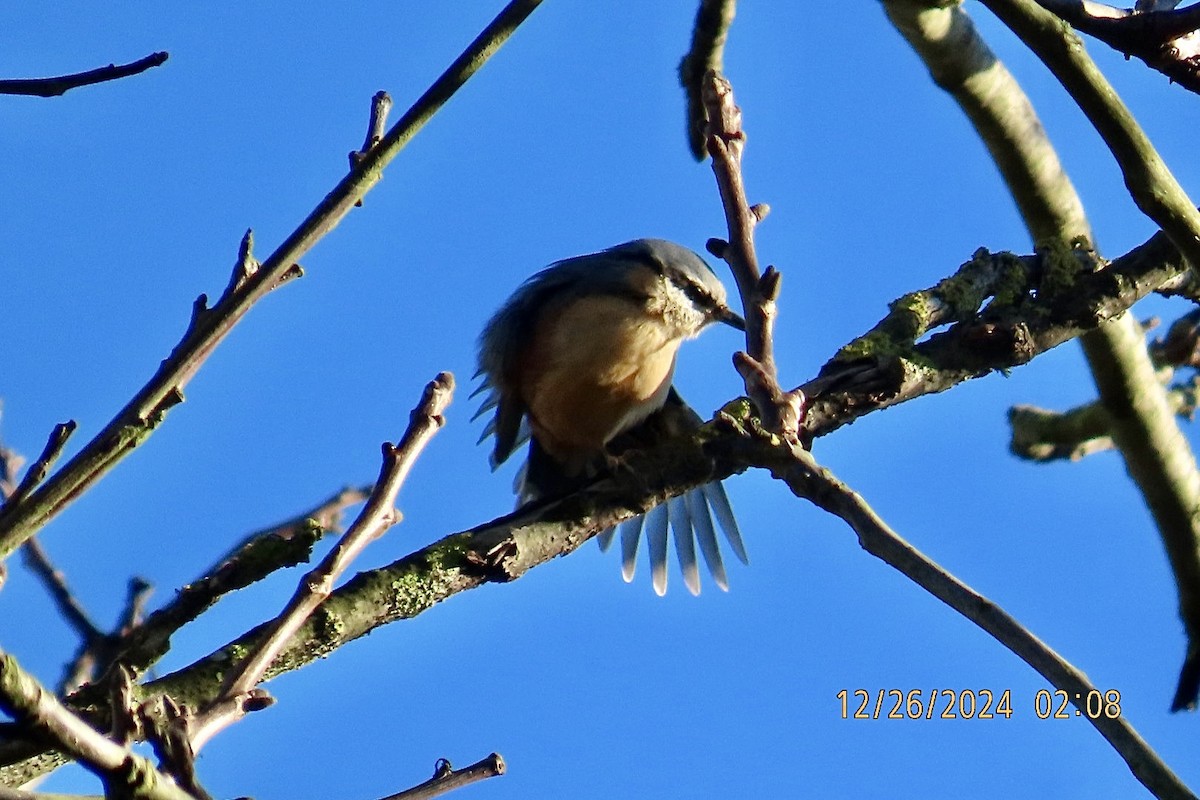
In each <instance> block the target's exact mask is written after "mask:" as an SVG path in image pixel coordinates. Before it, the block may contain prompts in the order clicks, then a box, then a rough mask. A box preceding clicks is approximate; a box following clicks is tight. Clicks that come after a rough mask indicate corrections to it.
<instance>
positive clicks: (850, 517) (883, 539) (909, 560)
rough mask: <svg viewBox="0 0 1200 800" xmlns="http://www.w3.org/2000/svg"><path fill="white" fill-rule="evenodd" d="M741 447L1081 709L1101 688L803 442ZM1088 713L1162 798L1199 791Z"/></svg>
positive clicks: (1110, 720) (770, 440) (1132, 737)
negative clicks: (899, 528)
mask: <svg viewBox="0 0 1200 800" xmlns="http://www.w3.org/2000/svg"><path fill="white" fill-rule="evenodd" d="M736 446H739V447H740V446H746V447H748V448H750V449H752V450H753V451H754V452H753V453H745V454H744V457H745V459H746V460H747V461H753V462H755V463H756V464H758V465H760V466H764V467H766V468H768V469H769V470H770V471H771V474H772V475H774V476H775V477H776V478H779V479H780V480H782V481H783V482H784V483H786V484H787V485H788V488H790V489H791V490H792V493H793V494H795V495H796V496H797V497H802V498H804V499H806V500H809V501H811V502H812V503H813V504H814V505H816V506H817V507H819V508H821V509H824V510H825V511H828V512H829V513H831V514H834V515H836V516H838V517H840V518H841V519H842V520H843V521H845V522H846V524H847V525H849V526H850V528H851V529H852V530H853V531H854V532H855V534H856V535H857V536H858V542H859V544H860V545H861V546H862V548H863V549H864V550H866V551H867V552H868V553H870V554H871V555H873V556H875V557H876V558H879V559H880V560H882V561H884V562H885V563H887V564H888V565H889V566H892V567H894V568H895V569H896V570H898V571H899V572H900V573H901V574H903V575H904V576H905V577H907V578H909V579H910V580H911V581H913V582H914V583H915V584H917V585H918V586H920V587H921V588H922V589H924V590H925V591H927V592H929V593H930V594H932V595H933V596H934V597H936V598H938V599H939V600H941V601H942V602H943V603H945V604H946V605H948V606H950V607H951V608H952V609H954V610H955V611H957V612H958V613H959V614H961V615H963V616H964V617H966V618H967V619H968V620H970V621H971V622H973V623H974V624H975V625H977V626H979V627H980V628H981V629H982V630H984V631H985V632H987V633H988V634H989V635H990V636H992V637H993V638H994V639H996V641H998V642H999V643H1000V644H1002V645H1004V646H1005V647H1006V648H1008V649H1009V650H1010V651H1012V653H1013V654H1014V655H1016V656H1017V657H1018V658H1020V659H1021V660H1022V661H1024V662H1025V663H1027V664H1028V665H1029V666H1031V667H1033V668H1034V669H1035V670H1036V671H1037V672H1038V674H1040V675H1041V676H1042V677H1044V678H1045V679H1046V680H1047V681H1049V682H1050V684H1051V685H1052V686H1054V687H1055V688H1057V689H1062V690H1063V691H1065V692H1066V696H1067V697H1073V698H1076V700H1075V701H1074V702H1075V704H1076V706H1078V707H1079V708H1080V710H1081V711H1083V710H1085V709H1084V705H1085V700H1086V698H1087V697H1088V696H1089V695H1091V694H1093V693H1095V695H1096V696H1102V694H1103V693H1102V692H1100V691H1099V690H1098V689H1097V688H1096V687H1095V686H1094V685H1093V684H1092V683H1091V681H1089V680H1088V678H1087V676H1086V675H1085V674H1083V672H1081V671H1080V670H1078V669H1076V668H1075V667H1074V666H1073V665H1072V664H1070V663H1069V662H1068V661H1066V660H1065V659H1063V658H1062V656H1060V655H1058V653H1056V652H1054V650H1052V649H1051V648H1050V647H1048V646H1047V645H1046V644H1045V643H1043V642H1042V641H1041V640H1040V639H1038V638H1037V637H1036V636H1035V635H1034V634H1032V633H1031V632H1030V631H1028V630H1026V629H1025V628H1024V627H1022V626H1021V625H1020V623H1018V622H1017V621H1016V620H1015V619H1013V618H1012V617H1011V616H1009V615H1008V614H1007V613H1006V612H1005V611H1004V610H1003V609H1001V608H1000V607H999V606H998V605H996V604H995V603H994V602H992V601H991V600H989V599H987V598H986V597H984V596H983V595H981V594H979V593H978V592H976V591H975V590H974V589H972V588H971V587H969V586H967V585H966V584H964V583H963V582H962V581H960V580H958V579H957V578H955V577H954V576H953V575H951V574H950V573H948V572H947V571H946V570H944V569H943V568H942V567H940V566H939V565H938V564H936V563H935V562H933V561H932V560H930V559H929V558H928V557H927V556H925V555H924V554H923V553H921V552H920V551H919V550H917V549H916V548H915V547H913V546H912V545H911V544H909V543H908V542H907V541H905V540H904V539H903V538H901V537H900V536H899V534H897V533H896V532H895V531H893V530H892V529H891V528H890V527H888V525H887V523H885V522H884V521H883V520H882V519H881V518H880V517H879V516H878V515H877V514H876V513H875V511H874V510H873V509H872V508H871V507H870V506H869V505H868V504H867V502H866V501H865V500H864V499H863V498H862V497H861V496H860V495H859V494H858V493H857V492H855V491H853V490H852V489H850V488H849V487H848V486H846V485H845V484H844V483H842V482H841V481H840V480H838V479H837V478H836V477H834V475H833V474H832V473H830V472H829V470H827V469H825V468H824V467H822V466H820V465H819V464H817V463H816V461H814V460H813V457H812V455H811V454H810V453H809V452H808V451H806V450H805V449H804V448H803V447H799V446H797V445H795V444H788V443H784V442H783V441H781V440H780V439H779V438H778V437H773V436H769V435H766V434H765V433H758V434H753V433H752V434H751V435H750V436H748V437H746V438H743V439H741V440H740V441H738V442H737V445H736ZM1083 716H1084V717H1086V718H1087V719H1088V721H1089V722H1091V724H1092V725H1093V726H1094V727H1095V728H1096V730H1097V731H1098V732H1099V733H1100V735H1101V736H1103V737H1104V738H1105V739H1106V740H1107V741H1108V743H1109V744H1110V745H1112V747H1113V748H1114V749H1115V750H1116V751H1117V753H1118V754H1120V756H1121V758H1123V759H1124V760H1125V763H1127V764H1128V765H1129V769H1130V770H1131V771H1132V772H1133V774H1134V776H1135V777H1136V778H1137V779H1138V780H1139V781H1141V783H1142V784H1143V785H1144V786H1145V787H1146V788H1147V789H1149V790H1150V791H1151V792H1153V793H1154V795H1155V796H1156V797H1159V798H1192V800H1194V797H1195V796H1194V795H1193V794H1192V793H1191V791H1190V790H1189V789H1188V788H1187V786H1186V785H1184V783H1183V782H1182V781H1181V780H1180V779H1179V777H1178V776H1176V775H1175V773H1173V772H1172V771H1171V769H1170V768H1169V767H1168V766H1167V765H1166V764H1165V763H1164V762H1163V761H1162V760H1161V759H1160V758H1159V757H1158V755H1157V754H1156V753H1155V752H1154V751H1153V750H1152V749H1151V748H1150V746H1149V745H1148V744H1146V742H1145V740H1143V739H1142V737H1141V736H1139V735H1138V733H1137V731H1136V730H1134V728H1133V726H1132V725H1130V723H1129V721H1128V719H1127V718H1126V717H1125V716H1123V715H1120V714H1117V715H1114V716H1113V717H1109V716H1108V715H1105V714H1099V715H1095V716H1092V715H1090V714H1084V715H1083Z"/></svg>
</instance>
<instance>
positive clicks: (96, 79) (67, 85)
mask: <svg viewBox="0 0 1200 800" xmlns="http://www.w3.org/2000/svg"><path fill="white" fill-rule="evenodd" d="M167 57H168V54H167V53H165V52H162V53H151V54H150V55H148V56H146V57H145V58H139V59H138V60H137V61H132V62H130V63H128V64H109V65H108V66H107V67H100V68H99V69H93V70H88V71H87V72H76V73H75V74H73V75H60V76H59V77H57V78H14V79H10V80H0V94H21V95H32V96H35V97H57V96H59V95H61V94H63V93H65V92H67V91H69V90H71V89H74V88H76V87H77V86H91V85H92V84H94V83H104V82H105V81H115V80H120V79H121V78H128V77H129V76H131V75H138V74H140V73H143V72H145V71H146V70H148V69H153V68H154V67H157V66H161V65H162V64H164V63H166V60H167Z"/></svg>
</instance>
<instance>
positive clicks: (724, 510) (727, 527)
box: [701, 481, 750, 566]
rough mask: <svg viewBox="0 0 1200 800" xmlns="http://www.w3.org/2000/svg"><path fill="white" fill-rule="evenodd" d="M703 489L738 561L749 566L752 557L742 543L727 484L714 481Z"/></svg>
mask: <svg viewBox="0 0 1200 800" xmlns="http://www.w3.org/2000/svg"><path fill="white" fill-rule="evenodd" d="M701 489H702V490H703V492H704V499H705V500H707V501H708V505H709V507H710V508H711V509H712V511H713V514H715V515H716V517H717V522H718V523H719V524H720V525H721V530H722V531H724V533H725V539H726V540H727V541H728V542H729V546H730V547H731V548H733V554H734V555H735V556H737V557H738V561H741V562H742V563H743V564H745V565H747V566H749V565H750V557H749V556H747V555H746V545H744V544H742V531H741V530H740V529H739V528H738V524H737V517H735V516H734V515H733V507H732V506H731V505H729V495H727V494H726V493H725V486H724V485H723V484H722V483H721V482H720V481H713V482H712V483H706V484H705V485H704V486H702V487H701Z"/></svg>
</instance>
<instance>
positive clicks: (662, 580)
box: [646, 504, 668, 597]
mask: <svg viewBox="0 0 1200 800" xmlns="http://www.w3.org/2000/svg"><path fill="white" fill-rule="evenodd" d="M667 520H668V514H667V506H666V504H663V505H658V506H655V507H654V508H652V509H650V510H649V511H647V512H646V549H647V550H649V551H650V583H651V585H653V586H654V593H655V594H657V595H658V596H659V597H662V596H663V595H664V594H666V593H667Z"/></svg>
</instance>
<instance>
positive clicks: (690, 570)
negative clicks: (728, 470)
mask: <svg viewBox="0 0 1200 800" xmlns="http://www.w3.org/2000/svg"><path fill="white" fill-rule="evenodd" d="M667 516H668V517H669V518H670V520H671V532H672V533H673V534H674V535H675V555H676V557H677V558H678V559H679V569H680V571H681V572H683V583H684V585H685V586H687V588H688V591H689V592H691V593H692V594H693V595H698V594H700V570H699V569H698V568H697V566H696V539H695V536H694V535H693V533H692V520H691V515H690V513H689V511H688V503H687V500H686V499H685V498H683V497H672V498H671V499H670V500H668V501H667ZM663 570H664V571H665V570H666V565H663Z"/></svg>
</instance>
